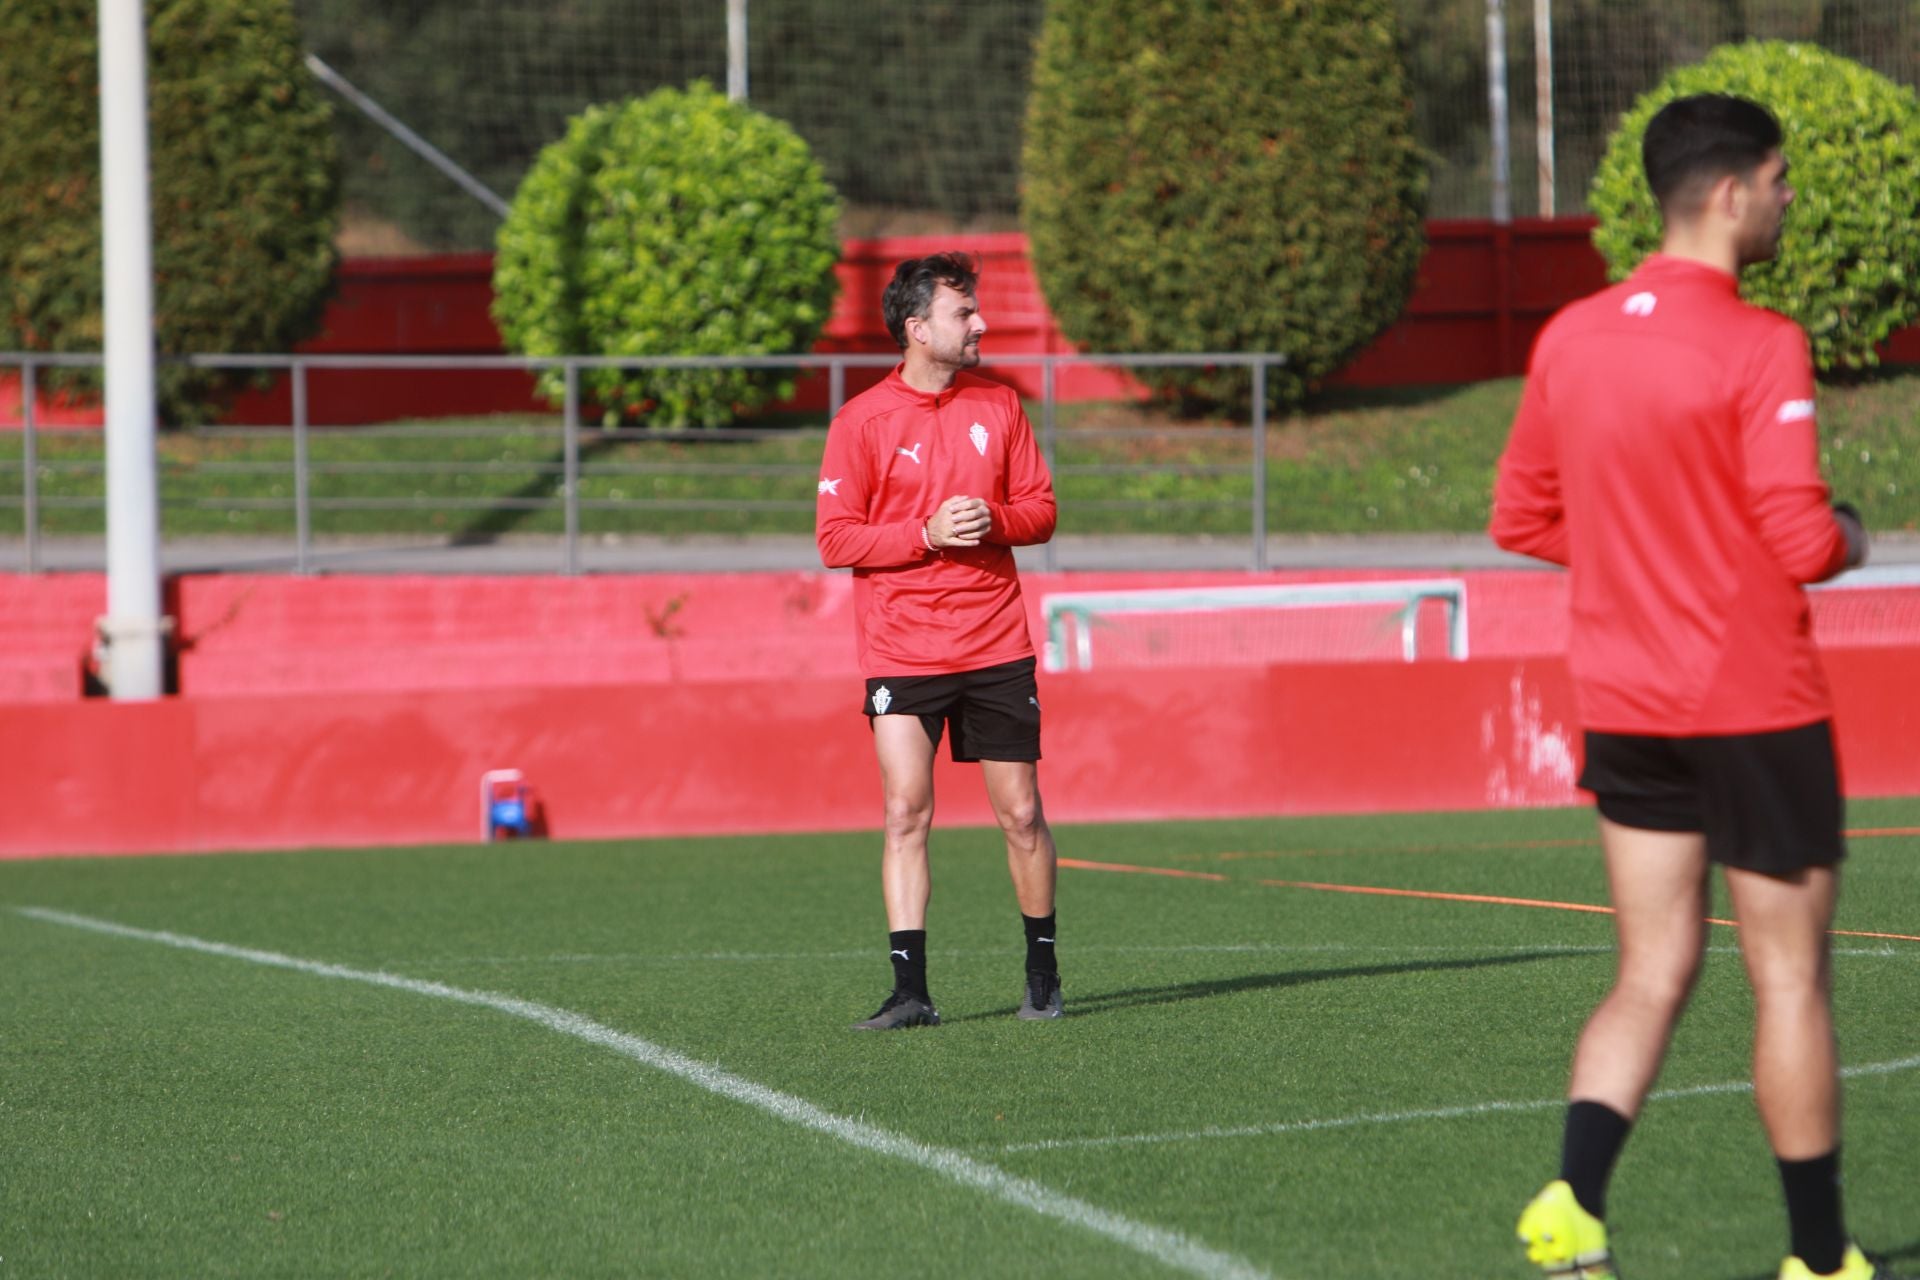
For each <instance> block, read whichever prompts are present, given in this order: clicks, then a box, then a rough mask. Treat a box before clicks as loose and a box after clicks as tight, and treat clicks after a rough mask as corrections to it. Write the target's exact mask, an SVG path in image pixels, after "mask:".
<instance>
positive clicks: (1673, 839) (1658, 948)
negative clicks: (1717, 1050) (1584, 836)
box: [1567, 818, 1707, 1120]
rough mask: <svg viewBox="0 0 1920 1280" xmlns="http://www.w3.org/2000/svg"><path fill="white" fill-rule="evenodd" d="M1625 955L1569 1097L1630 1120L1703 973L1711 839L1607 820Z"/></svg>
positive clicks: (1593, 1022) (1585, 1035) (1583, 1047)
mask: <svg viewBox="0 0 1920 1280" xmlns="http://www.w3.org/2000/svg"><path fill="white" fill-rule="evenodd" d="M1600 839H1601V844H1602V845H1603V846H1604V847H1605V850H1606V858H1607V882H1608V885H1609V887H1610V889H1611V892H1612V897H1613V906H1614V911H1615V912H1616V914H1615V917H1614V926H1615V929H1616V931H1617V932H1618V935H1619V941H1620V954H1619V960H1618V968H1617V972H1616V975H1615V977H1614V983H1613V989H1612V990H1611V991H1609V992H1608V993H1607V996H1606V999H1604V1000H1602V1001H1601V1002H1600V1007H1599V1008H1597V1009H1595V1010H1594V1011H1593V1016H1592V1017H1591V1018H1589V1019H1588V1020H1587V1026H1586V1030H1584V1031H1583V1032H1581V1033H1580V1044H1579V1047H1578V1048H1577V1049H1575V1051H1574V1056H1573V1079H1572V1082H1571V1084H1570V1085H1569V1086H1568V1089H1567V1096H1568V1097H1569V1098H1571V1099H1572V1100H1574V1101H1576V1102H1581V1101H1587V1102H1599V1103H1604V1104H1605V1105H1606V1106H1608V1107H1611V1108H1612V1109H1613V1110H1615V1111H1617V1112H1619V1113H1620V1114H1621V1115H1623V1116H1625V1117H1626V1118H1627V1119H1629V1120H1631V1119H1633V1118H1634V1117H1635V1116H1637V1115H1638V1114H1639V1112H1640V1104H1641V1103H1642V1102H1644V1101H1645V1100H1646V1096H1647V1091H1648V1090H1649V1089H1651V1088H1652V1087H1653V1081H1654V1078H1655V1077H1656V1076H1658V1075H1659V1074H1660V1062H1661V1060H1662V1059H1663V1058H1664V1057H1665V1056H1666V1052H1667V1042H1668V1041H1669V1039H1671V1037H1672V1035H1673V1027H1674V1023H1675V1022H1677V1021H1678V1020H1679V1018H1680V1013H1681V1011H1682V1010H1684V1009H1685V1008H1686V1005H1687V997H1688V996H1689V995H1691V994H1692V991H1693V982H1694V979H1695V978H1696V977H1697V976H1698V975H1699V972H1700V953H1701V947H1702V945H1703V943H1704V942H1705V939H1706V923H1705V919H1704V917H1705V916H1706V899H1707V843H1706V838H1705V837H1704V836H1701V835H1697V834H1691V833H1682V832H1669V831H1643V830H1639V829H1637V828H1633V827H1623V826H1620V825H1618V824H1616V823H1613V822H1609V821H1607V820H1606V819H1605V818H1602V819H1601V820H1600Z"/></svg>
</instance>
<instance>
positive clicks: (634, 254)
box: [493, 83, 840, 427]
mask: <svg viewBox="0 0 1920 1280" xmlns="http://www.w3.org/2000/svg"><path fill="white" fill-rule="evenodd" d="M838 216H839V198H838V197H837V196H836V195H835V194H834V191H833V188H832V187H830V186H829V185H828V184H827V181H826V179H825V178H824V177H823V176H822V175H821V172H820V166H819V165H818V164H817V163H815V161H814V159H813V155H812V153H811V152H810V151H809V150H808V149H807V144H806V143H805V142H803V141H801V139H800V137H799V135H798V134H796V133H794V132H793V130H792V129H790V128H788V127H787V126H786V125H785V124H782V123H781V122H779V121H777V120H774V119H772V118H770V117H768V116H765V115H762V114H760V113H759V112H757V111H754V110H753V109H751V108H749V107H747V106H745V105H742V104H740V103H734V102H729V101H728V100H727V99H726V98H725V97H723V96H722V95H720V94H719V93H716V92H715V91H714V90H713V88H712V87H711V86H709V85H707V84H704V83H696V84H694V85H693V86H692V87H691V88H689V89H687V90H686V91H684V92H682V91H680V90H676V89H661V90H658V91H657V92H655V93H652V94H649V95H648V96H647V97H645V98H640V99H635V100H631V101H628V102H625V103H621V104H617V105H613V106H603V107H590V108H588V109H587V110H586V111H584V112H582V113H581V114H580V115H578V116H575V117H574V119H573V121H572V122H571V123H570V124H569V125H568V128H567V133H566V136H565V137H564V138H562V139H561V140H560V141H558V142H556V143H554V144H552V145H551V146H549V147H547V148H546V149H545V150H544V151H542V152H541V153H540V158H539V159H538V160H536V161H535V162H534V166H533V168H532V170H531V171H530V172H529V173H528V174H527V176H526V179H525V181H523V182H522V183H521V184H520V190H519V192H518V193H517V194H516V195H515V197H514V201H513V212H512V213H511V215H510V216H509V217H508V218H507V220H506V222H505V223H504V224H503V225H502V226H501V228H500V240H499V254H498V256H497V257H496V258H495V263H494V273H493V288H494V305H493V314H494V319H495V320H496V321H497V322H498V323H499V325H500V331H501V333H502V335H503V336H504V337H505V338H506V341H507V345H508V346H510V347H511V348H512V349H514V350H515V351H520V352H523V353H525V354H528V355H542V356H551V355H609V356H664V355H687V356H691V355H767V354H775V353H784V352H803V351H806V350H807V349H808V348H810V347H811V346H812V345H813V340H814V338H815V337H816V336H818V334H819V332H820V328H821V326H822V325H823V324H825V323H826V320H827V317H828V315H829V314H830V312H831V310H832V307H833V299H834V294H835V292H836V291H837V289H838V282H837V281H836V279H835V277H834V273H833V268H834V264H835V262H837V261H838V260H839V254H840V247H839V241H838V239H837V237H836V236H835V234H834V222H835V219H836V218H837V217H838ZM562 386H563V382H562V379H561V376H560V375H559V374H558V373H557V372H556V373H553V374H549V375H547V376H546V377H544V378H543V379H542V384H541V389H542V391H543V392H544V393H545V394H547V395H548V396H549V397H551V398H553V399H555V400H556V401H557V400H558V399H559V398H560V396H561V389H562ZM581 387H582V391H583V394H584V395H585V396H586V397H587V398H589V399H591V400H593V401H594V402H595V403H597V404H598V405H599V406H600V408H601V411H602V414H603V416H604V417H605V419H606V420H607V421H608V422H609V423H612V422H615V421H619V420H622V419H626V420H641V421H645V422H646V423H648V424H649V425H652V426H665V427H680V426H687V425H690V424H698V425H703V426H716V425H720V424H723V423H725V422H727V421H729V420H731V419H732V418H733V416H734V415H735V414H736V413H738V412H741V411H744V410H748V409H751V408H754V407H756V406H758V405H761V404H764V403H766V402H767V401H768V400H769V399H780V398H783V397H785V396H787V395H791V394H792V390H793V375H792V373H791V372H790V371H786V370H772V371H761V370H736V369H714V370H708V369H697V370H665V369H660V370H646V369H634V370H623V369H592V370H587V371H586V372H585V373H583V374H582V376H581Z"/></svg>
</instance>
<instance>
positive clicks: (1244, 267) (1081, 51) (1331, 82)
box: [1023, 0, 1427, 403]
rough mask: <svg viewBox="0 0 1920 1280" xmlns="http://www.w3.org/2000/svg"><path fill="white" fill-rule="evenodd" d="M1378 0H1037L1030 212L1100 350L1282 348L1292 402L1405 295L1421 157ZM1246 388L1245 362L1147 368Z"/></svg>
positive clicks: (1039, 257)
mask: <svg viewBox="0 0 1920 1280" xmlns="http://www.w3.org/2000/svg"><path fill="white" fill-rule="evenodd" d="M1396 31H1397V28H1396V19H1395V10H1394V5H1393V3H1392V0H1351V3H1347V4H1341V5H1221V4H1214V3H1205V4H1191V5H1188V4H1167V3H1164V2H1161V0H1049V2H1048V4H1047V8H1046V16H1045V18H1044V20H1043V22H1042V24H1041V31H1040V38H1039V43H1038V46H1037V49H1036V53H1035V59H1034V69H1033V92H1032V96H1031V97H1030V98H1029V100H1028V108H1027V133H1026V144H1025V150H1024V157H1023V159H1024V165H1025V174H1026V181H1025V189H1024V199H1023V212H1024V216H1025V220H1026V228H1027V233H1028V236H1029V238H1030V241H1031V245H1032V255H1033V264H1034V271H1035V273H1036V275H1037V276H1038V278H1039V281H1040V285H1041V288H1042V290H1043V291H1044V292H1045V294H1046V297H1047V303H1048V305H1049V306H1050V307H1051V308H1052V310H1053V314H1054V315H1055V316H1056V317H1057V318H1058V320H1059V322H1060V325H1061V328H1062V329H1063V330H1064V331H1065V332H1066V334H1067V335H1068V336H1069V337H1070V338H1072V339H1073V340H1074V341H1075V342H1077V343H1079V344H1081V345H1082V346H1083V347H1085V348H1087V349H1090V350H1093V351H1115V352H1120V351H1139V352H1149V351H1173V352H1179V351H1194V352H1201V351H1223V352H1264V351H1278V352H1284V353H1285V354H1286V355H1287V356H1288V358H1289V364H1288V366H1287V368H1286V369H1285V370H1282V371H1279V372H1278V373H1277V374H1276V375H1275V376H1274V377H1273V378H1272V383H1273V388H1272V390H1273V398H1274V400H1275V402H1276V403H1290V402H1293V401H1297V400H1299V399H1300V398H1301V397H1303V396H1304V395H1305V394H1306V393H1307V392H1308V391H1309V390H1311V389H1312V388H1313V386H1314V385H1315V384H1316V383H1317V382H1318V381H1319V380H1320V379H1322V378H1324V377H1325V376H1326V375H1327V374H1329V373H1331V372H1333V371H1334V370H1336V369H1338V368H1339V367H1340V366H1341V364H1343V363H1344V362H1345V361H1346V360H1347V359H1348V358H1349V357H1350V356H1352V355H1353V354H1354V353H1355V352H1356V351H1358V350H1359V349H1360V348H1361V347H1362V346H1364V345H1365V344H1366V343H1367V342H1368V341H1370V340H1371V339H1372V338H1373V337H1374V336H1375V335H1377V334H1378V333H1379V332H1380V331H1381V330H1382V329H1384V328H1386V326H1387V325H1389V324H1391V323H1392V322H1393V320H1394V319H1395V318H1396V317H1397V316H1398V315H1399V314H1400V311H1401V308H1402V307H1403V306H1404V305H1405V303H1406V299H1407V295H1408V293H1409V292H1410V291H1411V289H1412V286H1413V278H1414V272H1415V270H1416V268H1417V267H1418V266H1419V262H1420V255H1421V251H1422V248H1423V246H1424V236H1423V232H1422V227H1421V214H1422V208H1423V204H1424V201H1425V195H1426V182H1427V177H1426V162H1425V158H1424V157H1423V155H1422V154H1421V151H1420V148H1419V146H1418V144H1417V143H1416V141H1415V139H1414V134H1413V112H1412V103H1411V100H1410V98H1409V95H1408V90H1407V82H1406V76H1405V74H1404V72H1403V70H1402V68H1401V64H1400V59H1399V56H1398V53H1397V48H1396ZM1140 376H1141V377H1142V378H1143V379H1145V380H1147V381H1149V382H1150V383H1152V384H1154V385H1157V386H1159V387H1160V388H1161V389H1162V390H1164V391H1166V392H1169V393H1171V394H1178V395H1181V396H1183V397H1187V398H1197V399H1199V400H1202V401H1211V402H1220V403H1225V402H1231V401H1242V402H1244V400H1245V399H1246V396H1247V390H1246V388H1247V378H1246V374H1245V372H1244V371H1242V370H1227V371H1220V372H1213V373H1208V372H1204V371H1199V370H1187V369H1174V370H1141V371H1140Z"/></svg>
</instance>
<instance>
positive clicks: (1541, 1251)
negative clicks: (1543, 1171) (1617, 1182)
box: [1519, 1179, 1851, 1280]
mask: <svg viewBox="0 0 1920 1280" xmlns="http://www.w3.org/2000/svg"><path fill="white" fill-rule="evenodd" d="M1519 1234H1520V1242H1521V1243H1522V1244H1524V1245H1526V1246H1527V1261H1528V1262H1531V1263H1535V1264H1536V1265H1538V1266H1539V1268H1540V1269H1541V1271H1543V1272H1544V1273H1546V1274H1547V1275H1549V1276H1553V1277H1555V1280H1620V1275H1619V1272H1617V1271H1615V1270H1614V1269H1613V1255H1612V1254H1611V1253H1609V1252H1608V1251H1607V1228H1606V1224H1605V1223H1603V1222H1601V1221H1600V1219H1598V1218H1596V1217H1594V1216H1593V1215H1592V1214H1590V1213H1588V1212H1587V1211H1586V1210H1585V1209H1582V1208H1581V1207H1580V1202H1579V1201H1578V1200H1576V1199H1574V1198H1573V1188H1572V1187H1570V1186H1568V1185H1567V1184H1566V1182H1565V1181H1564V1180H1562V1179H1555V1180H1554V1181H1552V1182H1549V1183H1548V1184H1547V1185H1546V1187H1545V1189H1544V1190H1542V1191H1541V1192H1540V1194H1539V1195H1537V1196H1535V1197H1534V1198H1533V1203H1531V1204H1529V1205H1528V1206H1527V1208H1526V1212H1524V1213H1522V1214H1521V1215H1520V1227H1519ZM1849 1280H1851V1278H1849Z"/></svg>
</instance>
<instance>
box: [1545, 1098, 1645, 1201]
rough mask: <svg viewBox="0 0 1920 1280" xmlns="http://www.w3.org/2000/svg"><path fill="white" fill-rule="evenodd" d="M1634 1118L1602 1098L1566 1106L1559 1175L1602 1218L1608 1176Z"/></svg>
mask: <svg viewBox="0 0 1920 1280" xmlns="http://www.w3.org/2000/svg"><path fill="white" fill-rule="evenodd" d="M1631 1128H1633V1121H1631V1120H1629V1119H1627V1118H1626V1117H1625V1116H1623V1115H1621V1114H1620V1113H1619V1112H1618V1111H1615V1110H1614V1109H1613V1108H1612V1107H1609V1106H1608V1105H1606V1104H1605V1103H1604V1102H1575V1103H1571V1104H1570V1105H1569V1106H1568V1107H1567V1127H1566V1132H1565V1135H1564V1137H1563V1138H1562V1139H1561V1144H1560V1176H1561V1177H1562V1178H1564V1179H1566V1182H1567V1185H1568V1186H1570V1187H1572V1188H1573V1198H1574V1199H1575V1200H1578V1201H1579V1202H1580V1207H1581V1208H1582V1209H1585V1210H1586V1211H1587V1212H1588V1213H1590V1214H1592V1215H1593V1216H1594V1217H1596V1218H1598V1219H1600V1220H1601V1221H1602V1222H1604V1221H1606V1217H1607V1180H1608V1179H1609V1178H1611V1177H1613V1162H1614V1161H1615V1160H1617V1159H1619V1158H1620V1148H1621V1147H1623V1146H1625V1145H1626V1143H1627V1131H1628V1130H1629V1129H1631Z"/></svg>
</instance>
